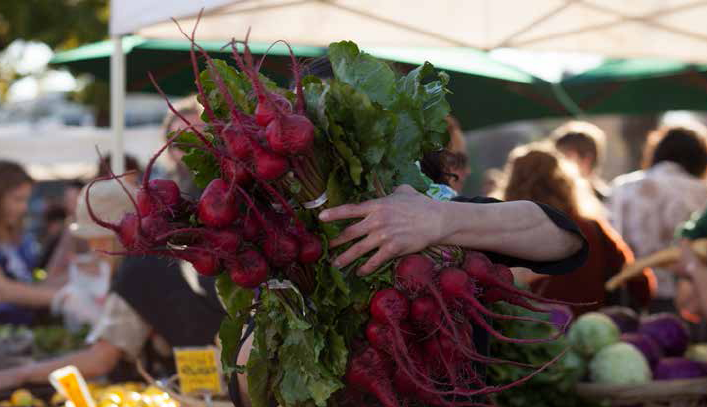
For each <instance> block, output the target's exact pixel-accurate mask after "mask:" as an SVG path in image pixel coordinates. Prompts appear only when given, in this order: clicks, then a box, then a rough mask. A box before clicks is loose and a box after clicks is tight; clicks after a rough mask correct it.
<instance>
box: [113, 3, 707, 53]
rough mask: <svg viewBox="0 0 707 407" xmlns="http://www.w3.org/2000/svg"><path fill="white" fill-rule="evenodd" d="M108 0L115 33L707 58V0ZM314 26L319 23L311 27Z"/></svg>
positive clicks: (158, 36) (304, 42) (267, 40)
mask: <svg viewBox="0 0 707 407" xmlns="http://www.w3.org/2000/svg"><path fill="white" fill-rule="evenodd" d="M169 3H170V5H169V7H164V2H163V1H161V0H114V1H112V2H111V21H110V30H111V34H112V35H124V34H129V33H136V34H141V35H143V36H145V37H150V38H175V30H174V24H173V23H172V22H171V21H170V18H172V17H175V18H177V19H178V20H179V21H180V22H181V23H184V25H185V26H186V27H191V26H192V25H193V22H194V19H195V16H196V15H197V13H198V12H199V10H200V9H201V8H202V7H203V8H204V9H205V14H204V17H203V20H202V21H203V24H202V25H201V28H200V30H199V33H200V34H199V35H200V37H201V38H203V39H221V38H223V35H224V32H225V33H227V34H228V35H229V36H236V37H241V38H242V37H244V36H245V32H246V30H247V29H248V27H250V28H251V30H252V31H251V38H252V40H254V41H263V42H272V41H275V40H278V39H287V40H288V41H291V42H292V43H296V44H304V45H318V46H322V45H326V44H328V43H329V42H331V41H335V40H340V39H344V38H346V39H350V40H353V41H356V42H357V43H359V44H364V45H369V46H431V47H439V46H456V47H472V48H476V49H482V50H491V49H496V48H503V47H506V48H524V49H533V50H549V51H578V52H589V53H597V54H601V55H606V56H615V57H661V58H663V57H667V58H674V59H679V60H683V61H696V60H707V25H706V24H704V21H707V1H704V0H624V1H615V0H532V1H518V0H437V1H434V2H410V1H403V0H238V1H237V0H201V1H194V0H172V1H170V2H169ZM313 27H316V29H312V28H313Z"/></svg>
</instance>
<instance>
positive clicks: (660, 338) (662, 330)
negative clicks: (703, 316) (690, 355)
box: [638, 312, 690, 357]
mask: <svg viewBox="0 0 707 407" xmlns="http://www.w3.org/2000/svg"><path fill="white" fill-rule="evenodd" d="M638 332H640V333H642V334H644V335H648V336H650V337H651V339H653V340H654V341H655V342H656V343H657V344H658V346H660V348H661V349H662V350H663V353H664V354H665V356H668V357H670V356H682V355H683V354H684V353H685V350H686V349H687V345H688V344H689V340H690V336H689V333H688V330H687V326H685V324H684V323H683V322H682V320H680V318H678V317H677V316H675V315H673V314H670V313H667V312H664V313H660V314H655V315H651V316H649V317H647V318H645V319H643V320H642V321H641V326H640V327H639V328H638Z"/></svg>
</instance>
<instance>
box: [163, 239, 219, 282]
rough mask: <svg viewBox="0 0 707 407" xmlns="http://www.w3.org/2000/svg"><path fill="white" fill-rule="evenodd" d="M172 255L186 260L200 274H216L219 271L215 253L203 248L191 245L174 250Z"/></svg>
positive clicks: (210, 275)
mask: <svg viewBox="0 0 707 407" xmlns="http://www.w3.org/2000/svg"><path fill="white" fill-rule="evenodd" d="M174 257H176V258H178V259H182V260H186V261H188V262H189V263H191V264H192V266H194V269H195V270H196V271H197V272H198V273H199V274H201V275H202V276H209V277H212V276H216V275H218V274H219V273H220V271H221V270H220V267H219V261H218V258H216V255H214V254H213V253H211V252H210V251H209V250H207V249H205V248H201V247H198V246H192V247H189V248H187V249H184V250H178V251H176V252H174Z"/></svg>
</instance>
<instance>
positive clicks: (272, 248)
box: [263, 232, 299, 267]
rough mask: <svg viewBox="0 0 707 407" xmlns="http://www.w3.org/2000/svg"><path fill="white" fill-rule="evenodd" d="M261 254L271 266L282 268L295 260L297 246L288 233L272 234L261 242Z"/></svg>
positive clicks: (297, 252) (297, 253)
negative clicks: (263, 254)
mask: <svg viewBox="0 0 707 407" xmlns="http://www.w3.org/2000/svg"><path fill="white" fill-rule="evenodd" d="M263 252H264V253H265V256H266V257H267V258H268V260H270V262H271V263H272V264H273V265H275V266H277V267H284V266H286V265H288V264H290V263H292V262H294V261H296V260H297V256H298V255H299V244H298V243H297V239H295V238H294V237H293V236H292V235H290V234H288V233H285V232H272V233H269V234H268V236H266V238H265V241H264V242H263Z"/></svg>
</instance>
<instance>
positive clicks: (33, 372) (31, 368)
mask: <svg viewBox="0 0 707 407" xmlns="http://www.w3.org/2000/svg"><path fill="white" fill-rule="evenodd" d="M121 356H122V351H121V350H120V348H118V347H117V346H115V345H113V344H111V343H110V342H108V341H105V340H99V341H97V342H96V343H94V344H93V345H91V346H90V347H89V348H87V349H84V350H80V351H77V352H73V353H71V354H68V355H66V356H62V357H59V358H55V359H50V360H46V361H42V362H34V363H30V364H27V365H23V366H19V367H16V368H12V369H7V370H3V371H0V389H10V388H15V387H20V386H22V385H23V384H27V383H46V382H47V381H48V376H49V374H50V373H51V372H53V371H54V370H56V369H59V368H62V367H64V366H67V365H73V366H76V367H77V368H78V369H79V371H80V372H81V373H82V374H83V375H84V376H85V377H86V378H93V377H98V376H103V375H105V374H107V373H108V372H110V371H111V370H113V368H114V367H115V366H116V365H117V363H118V361H119V360H120V358H121Z"/></svg>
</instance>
